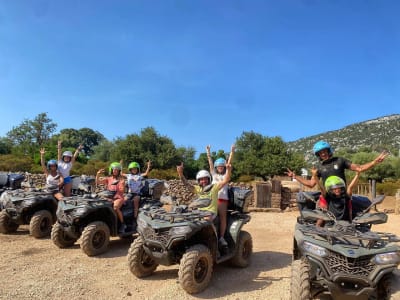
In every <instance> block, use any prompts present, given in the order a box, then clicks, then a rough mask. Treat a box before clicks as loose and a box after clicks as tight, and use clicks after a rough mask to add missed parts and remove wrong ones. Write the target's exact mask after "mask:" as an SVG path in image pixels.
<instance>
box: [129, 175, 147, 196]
mask: <svg viewBox="0 0 400 300" xmlns="http://www.w3.org/2000/svg"><path fill="white" fill-rule="evenodd" d="M126 178H127V179H128V188H129V193H136V194H139V193H140V191H141V189H142V187H143V185H144V183H143V180H144V177H143V176H142V175H141V174H127V175H126Z"/></svg>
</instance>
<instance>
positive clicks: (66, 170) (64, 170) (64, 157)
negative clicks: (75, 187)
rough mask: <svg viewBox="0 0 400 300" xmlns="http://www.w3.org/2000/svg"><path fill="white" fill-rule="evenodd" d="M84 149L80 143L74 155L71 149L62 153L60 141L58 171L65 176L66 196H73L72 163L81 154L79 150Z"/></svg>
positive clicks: (58, 146)
mask: <svg viewBox="0 0 400 300" xmlns="http://www.w3.org/2000/svg"><path fill="white" fill-rule="evenodd" d="M82 149H83V146H82V145H79V146H78V148H76V151H75V153H74V154H73V155H72V152H71V151H64V152H63V153H62V154H61V141H60V140H59V141H58V144H57V150H58V171H59V172H60V174H61V175H62V176H63V177H64V186H63V188H64V196H65V197H69V196H71V189H72V178H71V176H70V172H71V169H72V165H73V163H74V162H75V160H76V158H77V157H78V155H79V152H80V151H81V150H82Z"/></svg>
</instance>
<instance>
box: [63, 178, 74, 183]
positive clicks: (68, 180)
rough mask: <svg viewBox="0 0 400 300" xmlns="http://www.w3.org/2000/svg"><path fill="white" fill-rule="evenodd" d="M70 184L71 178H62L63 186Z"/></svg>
mask: <svg viewBox="0 0 400 300" xmlns="http://www.w3.org/2000/svg"><path fill="white" fill-rule="evenodd" d="M71 182H72V178H71V176H67V177H64V184H68V183H71Z"/></svg>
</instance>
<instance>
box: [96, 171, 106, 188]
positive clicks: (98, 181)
mask: <svg viewBox="0 0 400 300" xmlns="http://www.w3.org/2000/svg"><path fill="white" fill-rule="evenodd" d="M102 173H104V169H100V170H98V171H97V173H96V181H95V182H96V187H97V186H98V185H99V184H103V183H105V182H106V180H104V179H103V180H100V179H99V176H100V174H102Z"/></svg>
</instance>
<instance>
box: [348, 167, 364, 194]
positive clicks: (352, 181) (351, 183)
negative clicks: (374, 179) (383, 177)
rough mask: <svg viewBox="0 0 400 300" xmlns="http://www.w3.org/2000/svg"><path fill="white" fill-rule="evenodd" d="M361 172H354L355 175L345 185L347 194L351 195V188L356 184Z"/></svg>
mask: <svg viewBox="0 0 400 300" xmlns="http://www.w3.org/2000/svg"><path fill="white" fill-rule="evenodd" d="M360 174H361V172H356V175H355V176H354V178H353V179H352V180H351V182H350V184H349V185H348V186H347V194H348V195H349V196H350V197H351V196H352V195H353V189H354V187H355V186H356V185H357V183H358V180H359V179H360Z"/></svg>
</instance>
